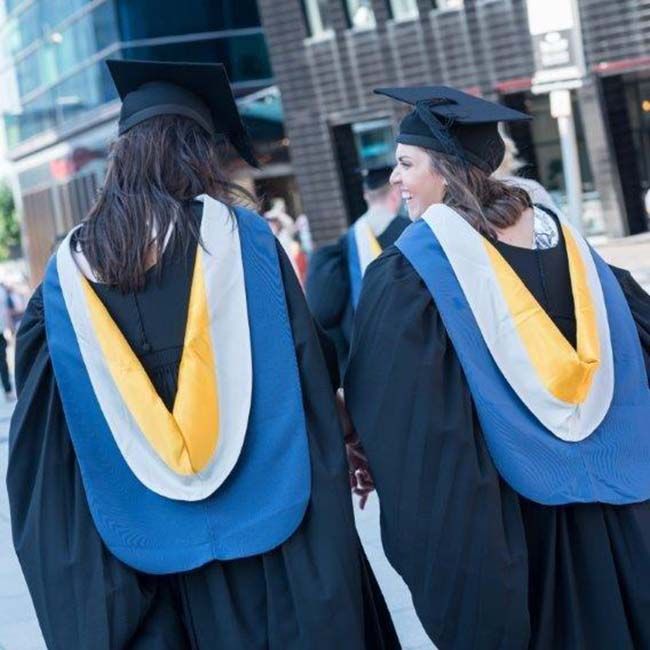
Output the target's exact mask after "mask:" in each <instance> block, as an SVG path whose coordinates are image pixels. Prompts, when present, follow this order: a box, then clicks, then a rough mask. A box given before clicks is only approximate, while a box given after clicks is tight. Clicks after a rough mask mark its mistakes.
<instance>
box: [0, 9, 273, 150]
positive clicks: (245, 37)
mask: <svg viewBox="0 0 650 650" xmlns="http://www.w3.org/2000/svg"><path fill="white" fill-rule="evenodd" d="M0 4H1V5H2V8H1V9H0V17H1V16H4V18H0V21H1V26H0V86H1V88H2V90H3V92H2V99H1V100H0V102H1V105H0V108H1V109H2V112H3V114H4V118H5V125H6V134H7V144H8V147H9V149H11V148H12V147H14V146H16V145H17V144H19V143H21V142H23V141H25V140H27V139H29V138H30V137H32V136H34V135H36V134H38V133H41V132H43V131H46V130H48V129H52V128H59V127H61V126H64V125H66V124H67V123H70V122H74V121H76V120H78V119H80V118H81V117H82V116H83V115H85V114H87V113H88V112H89V111H92V110H93V109H96V108H97V107H98V106H101V105H103V104H105V103H107V102H109V101H111V100H113V99H115V91H114V89H113V86H112V84H111V82H110V79H109V78H108V75H107V71H106V66H105V65H104V63H103V61H104V59H106V58H111V57H113V58H115V57H118V58H119V57H124V58H137V59H149V60H161V61H164V60H179V59H180V60H186V61H220V62H222V63H224V64H225V65H226V67H227V69H228V73H229V75H230V78H231V81H233V82H234V83H240V84H243V85H246V84H252V85H255V84H256V83H258V84H259V85H258V87H259V86H261V85H264V84H265V83H266V84H268V83H269V80H270V78H271V69H270V65H269V59H268V55H267V52H266V46H265V42H264V36H263V33H262V29H261V27H260V24H259V16H258V13H257V7H256V5H255V2H254V0H237V1H231V2H207V1H206V2H190V3H189V5H190V6H188V4H187V3H186V4H185V7H187V9H188V10H187V11H179V9H178V7H179V4H178V3H176V2H171V1H168V2H164V1H163V2H153V0H139V1H138V2H128V1H126V0H94V1H88V0H57V1H56V2H52V1H51V0H23V1H22V2H17V1H16V0H4V2H2V3H0ZM194 5H196V6H194Z"/></svg>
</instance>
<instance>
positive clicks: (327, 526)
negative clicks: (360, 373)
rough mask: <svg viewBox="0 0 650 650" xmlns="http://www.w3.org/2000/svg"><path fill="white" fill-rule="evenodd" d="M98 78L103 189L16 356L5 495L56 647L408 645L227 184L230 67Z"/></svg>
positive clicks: (285, 294) (178, 649) (238, 137)
mask: <svg viewBox="0 0 650 650" xmlns="http://www.w3.org/2000/svg"><path fill="white" fill-rule="evenodd" d="M109 68H110V73H111V75H112V77H113V80H114V82H115V84H116V86H117V90H118V93H119V95H120V97H121V98H122V100H123V102H122V108H121V113H120V119H119V137H118V138H117V140H116V141H115V142H114V144H113V146H112V150H111V156H110V160H109V165H108V169H107V175H106V179H105V182H104V185H103V188H102V190H101V192H100V193H99V196H98V199H97V202H96V203H95V205H94V206H93V208H92V209H91V211H90V213H89V215H88V216H87V217H86V219H85V220H84V221H83V223H82V224H81V225H80V226H79V227H77V228H75V229H74V230H73V231H71V232H70V233H69V234H68V236H67V237H66V239H65V240H64V241H63V242H62V243H61V245H60V246H59V248H58V250H57V252H56V254H55V255H54V256H53V257H52V259H51V261H50V263H49V265H48V267H47V271H46V275H45V279H44V282H43V284H42V285H41V286H40V287H39V288H38V289H37V290H36V292H35V294H34V296H33V297H32V299H31V301H30V303H29V306H28V308H27V312H26V314H25V317H24V319H23V323H22V325H21V328H20V331H19V334H18V340H17V353H16V356H17V359H16V379H17V386H18V393H19V398H18V403H17V406H16V409H15V412H14V416H13V419H12V423H11V429H10V453H9V466H8V472H7V487H8V494H9V503H10V509H11V521H12V531H13V540H14V544H15V547H16V552H17V555H18V558H19V560H20V563H21V566H22V569H23V572H24V574H25V578H26V581H27V584H28V586H29V589H30V592H31V596H32V599H33V601H34V606H35V609H36V613H37V615H38V619H39V622H40V625H41V629H42V631H43V635H44V637H45V641H46V643H47V646H48V647H49V648H58V649H61V650H71V649H75V650H77V649H78V650H82V649H88V650H98V649H106V650H108V649H109V648H110V649H121V648H130V649H151V650H154V649H155V650H159V649H161V648H169V649H170V650H171V649H173V650H182V649H184V648H188V649H189V648H193V649H205V650H213V649H215V648H219V649H224V650H227V649H232V650H241V649H243V648H246V649H250V650H253V649H260V650H262V649H266V648H282V649H287V650H289V649H295V650H302V649H305V648H319V649H322V650H331V649H332V648H355V650H356V649H360V650H361V649H366V650H382V649H386V650H388V649H393V648H397V647H398V646H399V644H398V641H397V638H396V636H395V631H394V628H393V625H392V622H391V620H390V616H389V614H388V610H387V608H386V605H385V603H384V600H383V597H382V595H381V593H380V592H379V589H378V586H377V583H376V581H375V579H374V576H373V575H372V572H371V569H370V567H369V565H368V563H367V560H366V558H365V555H364V552H363V549H362V547H361V544H360V542H359V539H358V537H357V534H356V531H355V527H354V518H353V513H352V507H351V502H350V492H349V480H348V470H347V465H346V462H345V455H344V448H343V442H342V434H341V430H340V426H339V422H338V420H337V415H336V406H335V401H334V385H333V384H334V383H335V381H336V380H335V379H334V377H333V376H331V375H330V373H329V372H328V366H327V365H326V358H325V357H324V356H323V353H322V351H321V347H320V345H319V341H318V338H317V331H316V329H315V327H314V322H313V320H312V317H311V315H310V314H309V311H308V308H307V305H306V302H305V299H304V296H303V293H302V291H301V289H300V286H299V284H298V282H297V280H296V277H295V274H294V272H293V269H292V267H291V264H290V262H289V260H288V259H287V256H286V254H285V251H284V249H283V248H282V246H280V245H279V243H278V242H277V240H276V239H275V238H274V237H273V235H272V233H271V231H270V229H269V227H268V224H267V223H266V222H265V221H264V219H263V218H262V217H260V216H259V215H258V214H256V213H254V212H252V211H250V210H249V209H246V208H245V207H243V205H245V204H247V202H248V200H249V199H250V197H248V196H247V195H246V194H245V193H244V192H243V190H241V189H240V188H238V187H237V186H235V185H233V184H232V183H230V182H228V181H227V180H226V178H225V176H224V164H223V160H224V156H225V153H226V147H227V146H228V143H230V144H232V145H234V147H235V149H236V150H237V151H238V153H239V154H240V155H241V156H242V157H243V158H244V159H245V160H246V161H248V162H249V163H250V164H253V165H255V164H256V161H255V158H254V155H253V153H252V149H251V145H250V142H249V140H248V137H247V135H246V133H245V131H244V128H243V125H242V123H241V120H240V117H239V114H238V112H237V108H236V104H235V100H234V97H233V94H232V91H231V89H230V86H229V84H228V80H227V76H226V73H225V70H224V68H223V66H222V65H220V64H183V63H151V62H144V61H125V60H120V61H110V62H109ZM325 343H326V341H325ZM332 357H333V353H330V354H329V355H328V358H329V359H331V358H332ZM335 364H336V360H335V359H334V361H333V365H332V367H333V368H335ZM334 373H335V370H333V371H332V374H334Z"/></svg>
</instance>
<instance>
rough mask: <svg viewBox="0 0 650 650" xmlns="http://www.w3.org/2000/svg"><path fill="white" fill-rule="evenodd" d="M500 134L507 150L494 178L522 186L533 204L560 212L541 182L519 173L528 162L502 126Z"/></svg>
mask: <svg viewBox="0 0 650 650" xmlns="http://www.w3.org/2000/svg"><path fill="white" fill-rule="evenodd" d="M499 135H500V136H501V139H502V140H503V144H504V146H505V152H504V154H503V160H502V161H501V164H500V165H499V166H498V167H497V169H496V170H495V172H494V173H493V174H492V175H493V176H494V178H497V179H498V180H500V181H502V182H504V183H508V184H509V185H514V186H515V187H521V188H522V189H523V190H525V191H526V193H527V194H528V196H529V197H530V200H531V202H532V203H533V204H539V205H543V206H544V207H546V208H548V209H549V210H551V211H552V212H555V213H557V214H559V213H560V209H559V208H558V207H557V204H556V203H555V201H554V200H553V198H552V197H551V195H550V194H549V193H548V192H547V191H546V190H545V189H544V187H543V186H542V185H541V184H540V183H538V182H537V181H536V180H533V179H532V178H525V177H523V176H520V175H519V172H520V171H521V169H522V168H523V167H525V166H526V163H525V162H523V161H521V160H519V157H518V156H519V151H518V150H517V145H516V144H515V142H514V140H513V139H512V138H510V137H509V136H508V135H506V133H505V131H504V130H503V129H502V128H499Z"/></svg>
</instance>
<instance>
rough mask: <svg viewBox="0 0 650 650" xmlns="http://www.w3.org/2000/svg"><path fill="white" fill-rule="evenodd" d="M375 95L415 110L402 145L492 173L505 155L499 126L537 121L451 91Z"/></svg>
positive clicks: (444, 88) (437, 89) (402, 134)
mask: <svg viewBox="0 0 650 650" xmlns="http://www.w3.org/2000/svg"><path fill="white" fill-rule="evenodd" d="M375 93H377V94H378V95H386V96H387V97H391V98H392V99H396V100H397V101H399V102H404V103H406V104H409V105H411V106H413V107H414V108H413V110H412V111H411V112H410V113H409V114H408V115H407V116H406V117H405V118H404V119H403V120H402V121H401V123H400V128H399V135H398V136H397V138H396V140H397V142H401V143H402V144H412V145H415V146H418V147H423V148H425V149H431V150H433V151H438V152H440V153H444V154H447V155H450V156H455V157H457V158H460V159H461V160H462V161H464V162H466V163H471V164H473V165H476V166H477V167H479V168H480V169H482V170H483V171H484V172H485V173H487V174H491V173H492V172H493V171H494V170H495V169H496V168H497V167H498V166H499V165H500V164H501V161H502V160H503V155H504V152H505V147H504V143H503V140H502V138H501V136H500V135H499V131H498V130H497V125H498V123H499V122H518V121H522V120H530V119H531V117H530V116H529V115H526V114H525V113H520V112H519V111H515V110H513V109H511V108H508V107H507V106H502V105H501V104H495V103H494V102H489V101H486V100H485V99H481V98H480V97H474V96H473V95H468V94H467V93H464V92H462V91H460V90H456V89H455V88H450V87H449V86H412V87H402V88H377V89H375Z"/></svg>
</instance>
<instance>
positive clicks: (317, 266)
mask: <svg viewBox="0 0 650 650" xmlns="http://www.w3.org/2000/svg"><path fill="white" fill-rule="evenodd" d="M391 172H392V167H389V166H386V165H382V166H380V167H374V168H371V169H367V170H365V171H364V175H363V176H364V178H363V188H364V198H365V201H366V204H367V206H368V210H367V211H366V212H365V213H364V214H363V215H361V216H360V217H359V218H358V219H357V220H356V221H355V222H354V224H353V225H352V227H351V228H349V229H348V231H347V232H346V233H345V234H344V235H343V236H342V237H341V238H340V239H339V240H338V242H336V243H335V244H331V245H328V246H324V247H323V248H321V249H319V250H317V251H316V252H315V253H314V255H313V256H312V258H311V260H310V264H309V270H308V273H307V285H306V291H307V302H308V303H309V306H310V308H311V311H312V313H313V314H314V317H315V318H316V320H317V321H318V323H319V324H320V326H321V327H322V328H323V330H324V331H325V333H326V334H327V336H328V337H329V338H330V340H331V341H332V343H333V344H334V345H335V346H336V350H337V353H338V359H339V367H340V369H341V379H342V377H343V373H344V371H345V366H346V364H347V358H348V352H349V349H350V338H351V335H352V323H353V319H354V310H355V309H356V306H357V303H358V301H359V294H360V292H361V283H362V281H363V275H364V273H365V272H366V269H367V268H368V265H369V264H370V263H371V262H372V261H373V260H374V259H375V258H377V256H378V255H379V254H380V253H381V251H382V250H384V249H385V248H387V247H388V246H390V245H391V244H393V243H394V242H395V240H396V239H397V238H398V237H399V236H400V234H401V233H402V231H403V230H404V228H406V226H408V225H409V223H410V221H409V220H408V219H406V218H404V217H402V216H399V212H400V207H401V205H402V197H401V196H400V192H399V188H396V187H393V186H391V184H390V183H389V178H390V174H391Z"/></svg>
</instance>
